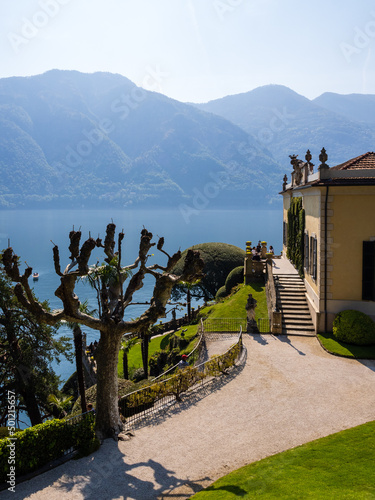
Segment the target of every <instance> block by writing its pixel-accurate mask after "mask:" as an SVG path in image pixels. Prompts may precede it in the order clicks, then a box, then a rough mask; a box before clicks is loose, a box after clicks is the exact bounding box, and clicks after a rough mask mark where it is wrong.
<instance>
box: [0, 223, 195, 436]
mask: <svg viewBox="0 0 375 500" xmlns="http://www.w3.org/2000/svg"><path fill="white" fill-rule="evenodd" d="M115 229H116V226H115V224H113V223H112V224H108V226H107V229H106V237H105V240H104V244H103V243H102V240H101V239H100V238H98V239H97V240H95V239H93V238H91V237H89V238H88V239H87V240H86V241H85V242H84V243H83V244H82V245H81V246H80V241H81V232H80V231H74V230H73V231H71V232H70V233H69V239H70V245H69V251H70V260H71V263H70V264H69V265H67V266H66V268H65V270H64V271H61V265H60V255H59V248H58V246H57V245H55V246H54V247H53V258H54V265H55V271H56V273H57V274H58V275H59V276H60V286H59V287H58V288H57V290H56V291H55V295H56V296H57V297H59V298H60V300H61V301H62V306H63V308H62V309H61V310H57V311H53V312H50V311H48V310H47V309H46V308H45V307H43V304H41V303H39V302H38V301H37V300H36V299H35V297H34V296H33V294H32V292H31V290H30V286H29V282H28V278H29V277H30V276H31V274H32V268H30V267H28V268H27V269H26V270H25V271H24V273H23V274H21V273H20V269H19V264H18V257H17V256H16V255H15V254H14V253H13V249H12V248H8V249H6V250H5V251H4V253H3V263H4V268H5V270H6V273H7V274H8V276H9V277H10V278H11V279H12V280H13V281H14V282H16V283H17V284H16V286H15V288H14V290H15V294H16V296H17V298H18V300H19V301H20V302H21V304H22V305H23V306H24V307H25V308H27V309H28V310H30V311H31V312H32V313H33V314H35V316H36V317H37V318H38V320H39V321H41V322H43V323H47V324H49V325H55V324H57V323H58V322H59V321H61V320H65V321H68V322H72V323H78V324H82V325H85V326H88V327H89V328H93V329H95V330H99V332H100V340H99V343H98V347H97V349H96V362H97V407H96V431H97V435H98V437H99V438H106V437H111V436H112V437H116V436H117V434H118V433H119V432H120V431H121V430H122V423H121V420H120V416H119V409H118V379H117V363H118V355H119V349H120V345H121V340H122V337H123V335H124V334H125V333H132V332H144V331H148V329H149V328H150V326H151V325H153V324H154V323H155V322H156V321H157V320H158V319H159V318H160V317H165V313H166V304H167V302H168V300H169V298H170V294H171V290H172V288H173V285H175V284H176V283H178V282H179V281H181V280H183V281H188V282H190V281H194V280H196V279H198V278H200V277H201V276H202V269H203V266H204V264H203V261H202V259H201V258H200V255H199V252H198V251H194V250H191V251H189V252H187V254H186V258H185V263H184V266H183V268H182V271H181V273H180V274H177V273H172V269H173V268H174V266H175V265H176V263H177V262H178V260H179V259H180V257H181V252H180V251H178V252H176V253H175V254H173V255H172V256H170V255H169V254H168V253H167V252H165V251H164V250H163V246H164V238H159V241H158V244H157V249H158V250H159V251H160V252H161V253H163V254H164V255H165V256H167V264H166V265H165V266H161V265H158V264H154V265H149V266H148V265H147V261H148V259H149V257H150V254H149V252H150V249H151V248H152V247H153V246H154V245H155V243H152V234H151V233H150V232H149V231H147V229H143V230H142V231H141V240H140V245H139V251H138V256H137V258H136V259H135V261H134V263H133V264H129V265H127V266H123V265H122V263H121V261H122V240H123V238H124V233H123V232H120V233H119V234H118V238H117V252H115V247H116V242H115ZM96 247H97V248H102V249H103V250H104V254H105V255H106V257H105V259H104V261H105V262H104V263H103V264H102V265H100V266H99V265H95V266H91V267H90V266H89V260H90V258H91V254H92V251H93V250H94V248H96ZM135 269H137V272H136V273H135V274H133V276H132V277H131V278H130V274H131V271H133V270H135ZM146 275H151V276H152V277H153V278H154V280H155V285H154V290H153V296H152V298H151V300H150V306H149V308H148V309H147V310H146V311H145V312H144V313H143V314H142V315H141V316H140V317H139V318H137V319H134V320H128V321H126V320H125V319H124V313H125V310H126V309H127V307H128V306H129V305H130V304H131V303H132V299H133V295H134V293H135V292H136V291H138V290H139V289H140V288H142V286H143V281H144V278H145V276H146ZM80 278H88V279H90V280H93V283H94V286H95V288H96V291H97V299H98V317H94V316H92V315H90V314H87V313H84V312H82V311H80V307H79V306H80V301H79V298H78V296H77V295H76V294H75V286H76V282H77V280H78V279H80ZM128 278H129V281H128V284H127V286H126V288H125V287H124V284H125V282H126V280H127V279H128Z"/></svg>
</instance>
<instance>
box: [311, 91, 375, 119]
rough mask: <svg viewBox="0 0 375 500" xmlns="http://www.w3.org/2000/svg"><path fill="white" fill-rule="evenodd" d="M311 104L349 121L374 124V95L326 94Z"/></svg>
mask: <svg viewBox="0 0 375 500" xmlns="http://www.w3.org/2000/svg"><path fill="white" fill-rule="evenodd" d="M312 102H313V103H315V104H317V105H318V106H320V107H321V108H325V109H327V110H329V111H333V112H334V113H337V114H339V115H342V116H345V117H346V118H348V119H349V120H355V121H357V122H363V123H367V124H371V125H374V124H375V95H371V94H348V95H340V94H334V93H333V92H326V93H324V94H322V95H321V96H319V97H317V98H316V99H314V100H313V101H312Z"/></svg>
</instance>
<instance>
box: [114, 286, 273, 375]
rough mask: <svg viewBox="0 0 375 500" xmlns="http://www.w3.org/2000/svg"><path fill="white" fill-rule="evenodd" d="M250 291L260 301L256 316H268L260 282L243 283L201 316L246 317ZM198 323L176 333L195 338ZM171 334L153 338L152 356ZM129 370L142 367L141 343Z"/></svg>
mask: <svg viewBox="0 0 375 500" xmlns="http://www.w3.org/2000/svg"><path fill="white" fill-rule="evenodd" d="M249 293H251V294H252V295H253V297H254V298H255V299H256V300H257V301H258V304H257V307H256V308H255V318H256V319H259V318H268V312H267V299H266V292H265V285H263V284H260V283H253V284H252V285H241V286H240V287H239V289H238V291H237V292H236V293H233V294H232V295H230V296H229V297H226V298H225V299H224V300H223V301H222V302H219V303H218V304H215V305H212V306H209V307H205V308H203V309H201V311H200V314H199V317H200V318H201V317H202V318H205V317H207V316H208V317H209V318H212V319H215V318H243V319H246V309H245V305H246V302H247V298H248V295H249ZM197 328H198V325H189V326H184V327H182V328H181V329H180V330H179V331H178V332H177V333H176V334H177V335H180V334H181V330H186V331H185V332H184V334H185V338H187V339H193V337H194V336H195V334H196V333H197ZM169 335H170V334H166V335H163V336H160V337H154V338H153V339H151V342H150V344H149V356H151V355H152V354H153V353H154V352H155V351H159V350H160V349H165V348H166V347H167V345H168V339H169ZM195 342H196V339H194V340H192V341H191V343H190V344H189V345H188V347H187V348H186V349H185V350H184V351H181V353H184V352H186V353H189V352H190V351H191V350H192V349H193V348H194V345H195ZM122 357H123V354H122V352H121V351H120V355H119V361H118V365H117V371H118V375H119V377H123V370H122ZM128 362H129V371H130V372H131V371H132V370H133V369H136V368H140V367H141V366H142V355H141V345H140V343H138V344H136V345H135V346H134V347H133V348H132V349H131V350H130V352H129V354H128Z"/></svg>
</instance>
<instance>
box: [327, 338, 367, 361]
mask: <svg viewBox="0 0 375 500" xmlns="http://www.w3.org/2000/svg"><path fill="white" fill-rule="evenodd" d="M318 338H319V340H320V343H321V344H322V346H323V347H324V348H325V349H327V351H328V352H330V353H332V354H337V355H339V356H345V357H347V358H356V359H375V345H370V346H361V345H352V344H347V343H346V342H339V341H338V340H336V339H335V338H334V337H333V334H332V333H322V334H318Z"/></svg>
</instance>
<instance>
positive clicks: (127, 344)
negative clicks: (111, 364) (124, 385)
mask: <svg viewBox="0 0 375 500" xmlns="http://www.w3.org/2000/svg"><path fill="white" fill-rule="evenodd" d="M137 342H138V339H137V338H136V337H133V338H131V339H128V340H124V342H122V344H121V351H122V354H123V358H122V371H123V373H124V379H126V380H128V379H129V363H128V354H129V351H130V349H131V348H132V347H134V346H135V344H136V343H137Z"/></svg>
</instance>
